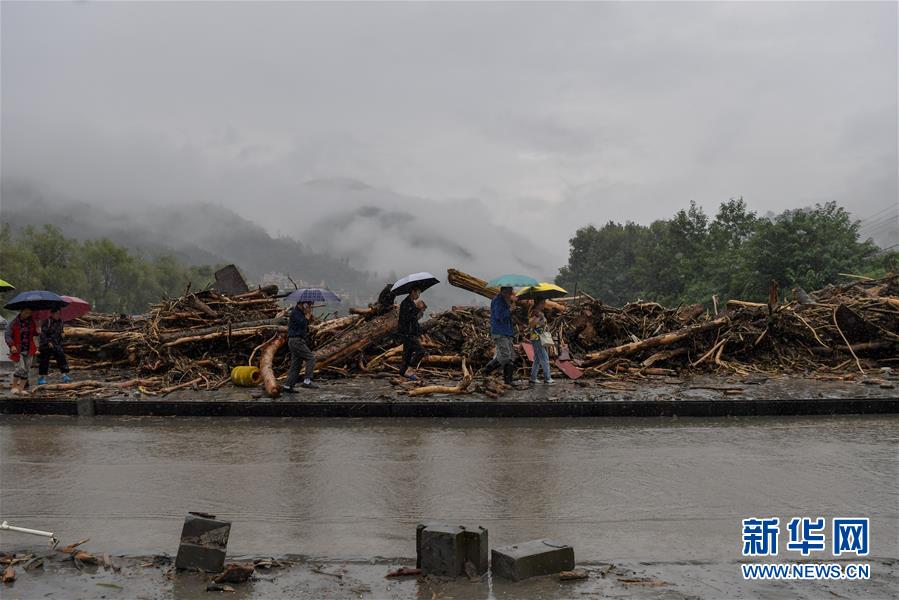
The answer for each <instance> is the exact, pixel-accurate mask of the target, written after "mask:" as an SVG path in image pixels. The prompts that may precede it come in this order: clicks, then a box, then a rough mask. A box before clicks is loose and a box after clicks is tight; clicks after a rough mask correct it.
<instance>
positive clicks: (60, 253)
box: [0, 225, 213, 313]
mask: <svg viewBox="0 0 899 600" xmlns="http://www.w3.org/2000/svg"><path fill="white" fill-rule="evenodd" d="M0 265H2V278H3V279H6V280H7V281H9V282H10V283H12V284H13V285H15V286H16V288H17V289H18V290H23V291H24V290H30V289H44V290H50V291H53V292H56V293H58V294H64V295H70V296H78V297H80V298H83V299H85V300H87V301H88V302H90V303H91V305H92V306H93V309H94V310H95V311H99V312H119V313H139V312H143V311H145V310H146V309H147V307H148V306H150V305H151V304H153V303H154V302H157V301H158V300H160V299H161V298H162V297H164V296H175V295H178V294H180V293H182V292H183V291H184V288H185V287H186V286H187V284H188V282H190V283H191V284H192V285H193V287H194V288H195V289H196V288H202V287H205V286H206V285H207V284H208V283H209V282H211V281H212V279H213V268H212V267H211V266H199V267H198V266H186V265H184V264H181V263H179V262H178V261H177V260H175V259H174V258H173V257H171V256H167V255H161V256H156V257H153V258H144V257H141V256H138V255H135V254H132V253H131V252H130V251H128V250H127V249H126V248H124V247H123V246H119V245H117V244H115V243H114V242H112V241H110V240H108V239H105V238H101V239H96V240H87V241H84V242H79V241H77V240H74V239H70V238H67V237H65V236H64V235H63V234H62V233H61V232H60V230H59V229H57V228H56V227H54V226H53V225H44V226H43V227H41V228H34V227H26V228H24V229H23V230H22V231H20V232H18V234H14V233H13V232H12V229H11V228H10V227H9V225H3V227H2V228H0Z"/></svg>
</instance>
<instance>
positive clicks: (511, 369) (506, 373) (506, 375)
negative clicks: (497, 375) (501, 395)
mask: <svg viewBox="0 0 899 600" xmlns="http://www.w3.org/2000/svg"><path fill="white" fill-rule="evenodd" d="M514 373H515V365H513V364H508V365H504V366H503V381H505V382H506V385H512V376H513V375H514Z"/></svg>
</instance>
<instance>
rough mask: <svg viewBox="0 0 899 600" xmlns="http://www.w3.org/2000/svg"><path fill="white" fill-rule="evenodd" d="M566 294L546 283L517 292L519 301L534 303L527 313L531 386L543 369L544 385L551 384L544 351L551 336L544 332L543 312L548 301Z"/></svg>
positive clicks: (552, 284) (546, 356) (544, 317)
mask: <svg viewBox="0 0 899 600" xmlns="http://www.w3.org/2000/svg"><path fill="white" fill-rule="evenodd" d="M567 293H568V292H566V291H565V290H564V289H563V288H561V287H559V286H557V285H556V284H554V283H546V282H542V283H538V284H536V285H531V286H529V287H527V288H525V289H523V290H521V291H519V292H518V298H519V299H520V300H533V302H534V303H533V304H532V305H531V309H530V310H529V311H528V329H529V335H528V339H529V340H530V342H531V348H533V349H534V364H533V365H531V384H532V385H533V384H535V383H537V375H538V374H539V372H540V369H543V380H544V381H545V382H546V383H552V382H553V378H552V374H551V373H550V370H549V353H548V352H547V350H546V348H547V346H552V345H553V336H552V334H551V333H550V332H549V331H547V330H546V315H545V314H544V312H543V311H544V308H545V307H546V301H547V300H548V299H550V298H560V297H562V296H564V295H565V294H567Z"/></svg>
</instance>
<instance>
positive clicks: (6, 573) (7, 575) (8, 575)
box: [3, 565, 16, 583]
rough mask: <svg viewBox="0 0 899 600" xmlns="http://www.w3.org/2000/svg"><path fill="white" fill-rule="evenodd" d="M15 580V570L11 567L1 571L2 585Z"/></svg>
mask: <svg viewBox="0 0 899 600" xmlns="http://www.w3.org/2000/svg"><path fill="white" fill-rule="evenodd" d="M15 580H16V569H15V567H13V566H12V565H10V566H8V567H6V568H5V569H4V570H3V583H12V582H13V581H15Z"/></svg>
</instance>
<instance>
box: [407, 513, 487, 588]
mask: <svg viewBox="0 0 899 600" xmlns="http://www.w3.org/2000/svg"><path fill="white" fill-rule="evenodd" d="M487 548H488V541H487V530H486V529H484V528H483V527H477V528H468V527H465V526H462V525H441V524H437V523H428V524H421V525H418V527H416V529H415V555H416V559H415V566H416V567H418V568H419V569H421V570H422V571H424V572H425V573H431V574H434V575H442V576H445V577H458V576H460V575H465V574H466V573H465V563H466V562H471V563H472V564H473V565H474V568H475V571H477V573H478V575H482V574H484V573H486V572H487V568H488V566H489V565H488V561H487Z"/></svg>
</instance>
